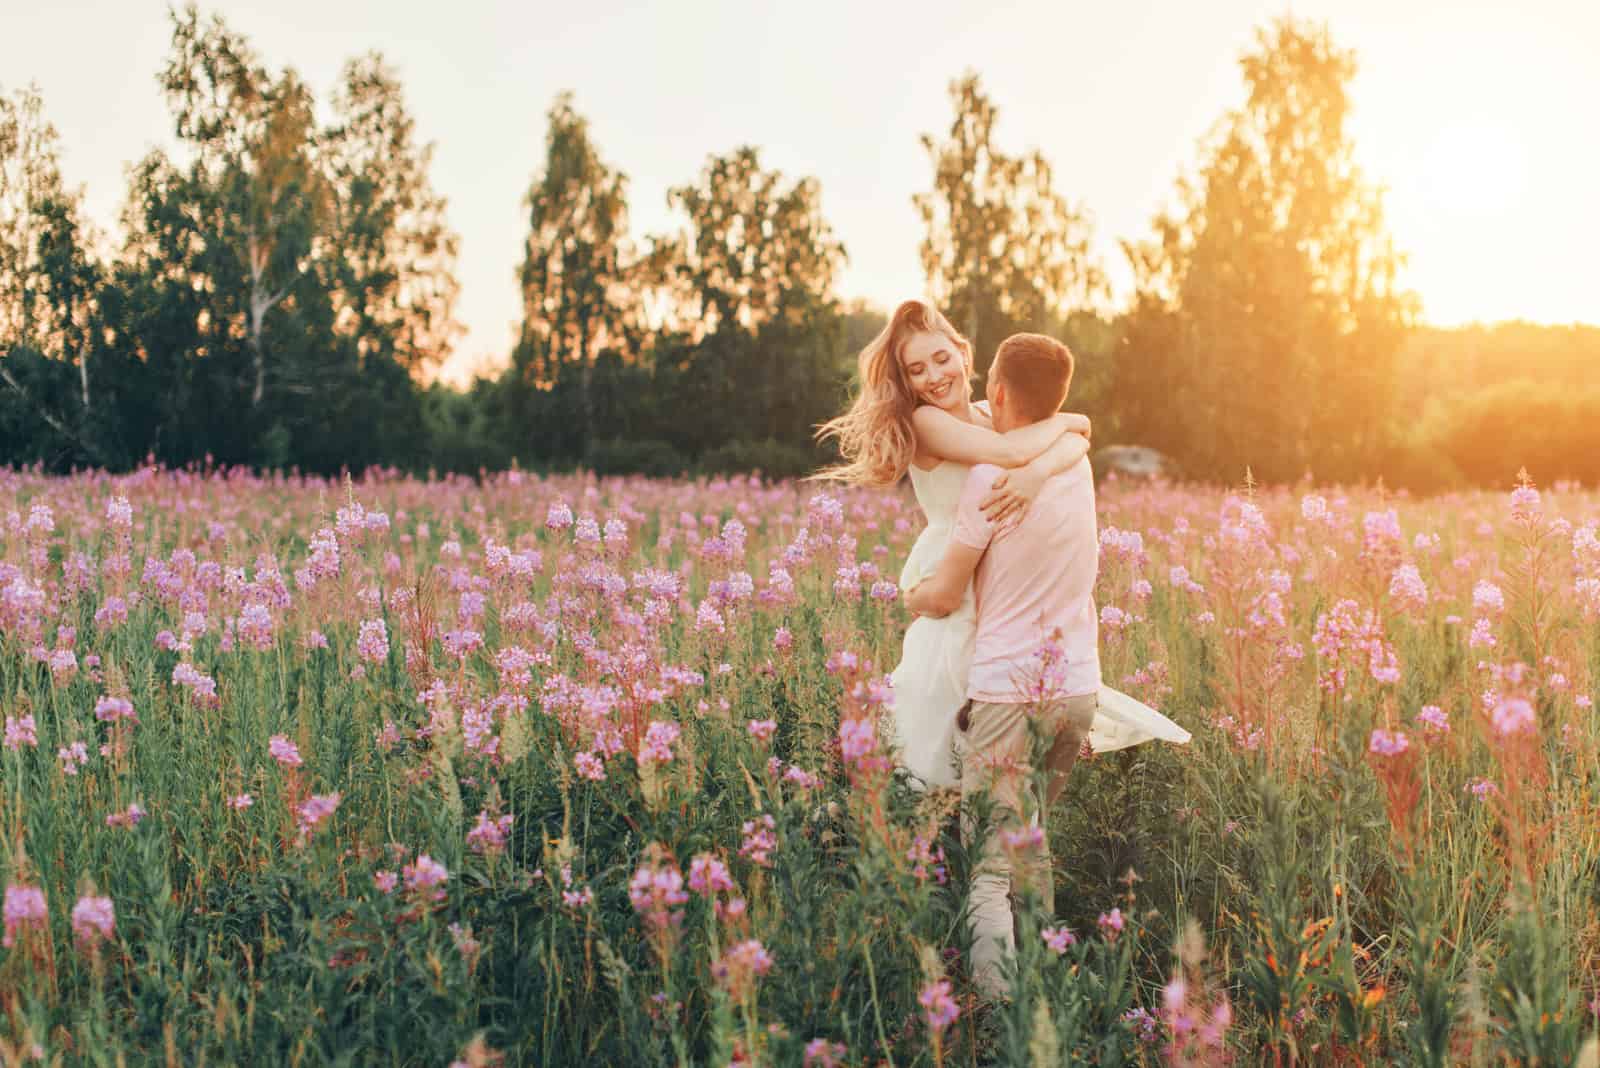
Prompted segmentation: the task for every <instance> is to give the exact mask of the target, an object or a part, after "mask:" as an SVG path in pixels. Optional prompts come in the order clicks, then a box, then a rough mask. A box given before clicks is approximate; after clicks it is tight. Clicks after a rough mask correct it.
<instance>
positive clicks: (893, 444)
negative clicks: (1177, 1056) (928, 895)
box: [822, 301, 1189, 996]
mask: <svg viewBox="0 0 1600 1068" xmlns="http://www.w3.org/2000/svg"><path fill="white" fill-rule="evenodd" d="M1072 371H1073V358H1072V353H1071V352H1070V351H1069V350H1068V349H1067V347H1066V346H1065V345H1063V344H1062V343H1061V342H1059V341H1056V340H1054V339H1053V338H1049V337H1045V336H1043V335H1041V334H1015V335H1013V336H1011V337H1009V338H1007V339H1006V340H1005V341H1004V342H1003V343H1002V344H1001V345H1000V348H999V349H998V351H997V352H996V353H995V358H994V362H993V364H992V365H991V367H990V370H989V374H988V377H987V381H986V392H987V405H985V404H983V403H973V401H972V398H971V385H970V380H971V375H972V350H971V346H970V344H969V343H968V342H967V340H966V339H965V338H963V337H962V336H961V335H960V334H958V333H957V332H956V330H955V329H954V327H952V326H951V325H950V323H949V322H948V321H947V320H946V319H945V317H944V316H943V315H941V314H940V313H939V312H938V311H937V310H936V309H934V308H932V307H930V306H929V305H927V304H925V303H923V302H921V301H906V302H905V303H903V304H901V305H900V306H899V307H898V308H896V309H895V312H894V315H893V316H892V317H891V319H890V320H889V323H888V325H887V326H885V327H884V329H883V331H882V332H881V333H880V334H879V335H878V336H877V337H876V338H875V339H874V340H873V341H872V342H871V344H869V345H868V346H867V347H866V348H865V349H863V350H862V352H861V357H860V379H861V381H860V388H861V392H860V393H859V395H858V396H857V397H856V399H855V401H854V403H853V404H852V406H851V408H850V410H849V411H848V412H846V413H845V414H844V415H842V416H840V417H839V418H837V419H835V420H833V421H832V422H830V423H828V424H827V425H826V426H825V427H824V429H823V433H824V434H825V435H828V436H835V437H837V438H838V442H839V448H840V452H841V454H842V455H843V457H844V462H843V463H842V464H841V465H840V466H838V467H835V468H832V469H830V470H828V471H825V472H822V475H823V476H824V477H833V478H838V479H843V480H846V481H850V482H857V483H865V484H879V485H888V484H893V483H895V482H898V481H899V479H900V478H901V476H903V475H905V474H907V473H909V474H910V477H911V484H912V487H913V489H914V490H915V491H916V495H917V503H918V504H920V505H921V506H922V510H923V512H924V513H925V515H926V517H927V521H928V522H927V527H926V528H925V529H924V530H923V531H922V534H921V535H920V536H919V537H918V539H917V542H916V544H915V545H914V546H913V547H912V550H911V553H910V556H909V557H908V558H907V560H906V563H905V567H904V570H903V572H902V574H901V578H900V585H901V589H902V590H903V591H904V592H905V598H906V605H907V607H908V608H910V610H911V611H912V612H913V613H914V614H915V616H916V618H915V620H914V621H913V622H912V624H911V626H910V627H909V628H908V629H907V630H906V636H905V645H904V649H903V653H902V657H901V661H900V664H899V666H898V667H897V668H896V669H895V671H894V674H893V676H892V678H893V682H894V691H893V692H894V703H893V729H894V739H895V744H896V748H897V752H898V758H899V763H900V765H901V766H902V767H903V768H904V769H905V770H906V771H907V772H908V773H909V774H910V776H911V778H912V780H913V781H914V782H916V783H918V784H920V785H923V786H926V787H959V788H960V791H961V796H962V801H963V803H964V807H967V808H968V813H969V816H970V811H971V810H970V806H966V805H965V803H967V802H970V801H971V800H973V799H974V798H976V797H978V796H979V795H980V794H986V795H987V796H988V797H989V799H990V800H991V802H992V803H993V804H994V806H995V809H994V811H995V816H996V823H995V827H994V830H993V833H991V834H990V835H989V836H988V837H987V838H986V840H985V842H984V846H983V849H982V852H981V854H980V856H979V859H978V861H977V864H978V866H977V869H976V872H975V874H974V878H973V881H972V891H971V898H970V900H969V901H968V909H967V922H968V926H969V929H970V931H971V934H972V974H973V978H974V981H975V982H976V983H977V985H978V986H979V988H980V989H982V990H984V991H985V992H986V993H989V994H992V995H997V996H998V995H1003V994H1004V992H1005V989H1006V984H1005V977H1004V970H1003V962H1004V961H1005V960H1006V959H1007V958H1008V957H1009V956H1010V955H1011V953H1012V951H1013V949H1014V946H1015V941H1014V938H1015V936H1014V933H1013V927H1012V920H1013V918H1012V911H1011V900H1010V898H1011V894H1012V892H1013V890H1015V891H1018V892H1020V891H1022V890H1024V889H1028V890H1032V891H1033V892H1035V893H1037V894H1039V895H1040V898H1041V899H1042V901H1043V903H1044V906H1045V908H1046V909H1047V910H1051V909H1052V907H1053V893H1052V887H1053V881H1054V880H1053V877H1052V874H1051V870H1050V857H1049V847H1048V838H1045V842H1044V844H1043V845H1040V846H1036V847H1035V848H1034V849H1033V850H1032V851H1031V852H1029V853H1028V855H1027V858H1028V859H1027V861H1026V863H1025V864H1024V868H1025V870H1020V871H1015V872H1014V871H1013V870H1012V856H1011V853H1010V852H1009V851H1008V850H1007V849H1006V848H1005V847H1004V845H1003V844H1002V841H1003V840H1002V836H1001V832H1002V831H1003V830H1007V829H1010V830H1013V831H1015V830H1017V829H1019V828H1020V826H1021V825H1022V824H1023V822H1024V821H1025V820H1030V817H1029V816H1028V815H1026V814H1025V813H1031V814H1032V815H1031V819H1038V820H1039V822H1040V825H1041V826H1042V824H1043V816H1044V814H1045V813H1047V812H1048V810H1049V808H1050V806H1051V804H1052V803H1053V802H1054V801H1055V800H1056V798H1057V797H1058V796H1059V794H1060V792H1061V790H1062V789H1063V787H1064V786H1065V784H1066V781H1067V775H1068V773H1069V772H1070V771H1071V769H1072V766H1073V764H1074V763H1075V762H1076V761H1077V759H1078V755H1079V753H1080V751H1081V750H1082V748H1083V746H1084V745H1085V744H1087V745H1088V747H1089V749H1090V750H1091V751H1092V752H1108V751H1111V750H1116V749H1123V748H1126V747H1128V746H1131V745H1136V744H1138V743H1140V742H1144V741H1149V740H1152V739H1161V740H1166V741H1172V742H1178V743H1182V742H1187V741H1188V740H1189V735H1188V732H1187V731H1185V730H1183V729H1182V728H1181V727H1179V726H1178V725H1177V724H1175V723H1173V722H1172V721H1171V720H1169V719H1167V718H1166V717H1165V716H1163V715H1161V714H1160V713H1159V712H1157V711H1155V710H1154V709H1152V708H1149V707H1148V706H1146V705H1144V704H1142V703H1140V702H1138V701H1136V700H1134V699H1133V698H1131V697H1129V696H1128V695H1126V694H1123V693H1120V692H1119V691H1116V690H1113V689H1110V688H1108V687H1106V686H1104V685H1102V684H1101V681H1100V653H1099V636H1098V630H1097V622H1098V617H1097V614H1096V611H1095V604H1094V583H1095V577H1096V574H1097V572H1098V567H1099V543H1098V537H1097V532H1096V522H1095V497H1094V477H1093V474H1092V472H1091V471H1090V468H1089V463H1088V461H1087V459H1086V457H1087V454H1088V451H1089V440H1088V435H1089V422H1088V420H1087V419H1085V418H1084V417H1083V416H1079V415H1072V414H1068V413H1065V412H1062V411H1060V408H1061V406H1062V403H1063V402H1064V401H1065V400H1066V396H1067V390H1068V387H1069V386H1070V385H1071V382H1072ZM1046 643H1049V649H1050V655H1049V656H1048V657H1047V658H1046V659H1047V660H1048V661H1049V662H1050V665H1049V668H1048V670H1049V672H1050V676H1051V677H1050V679H1049V680H1048V685H1047V686H1045V687H1043V688H1041V681H1042V680H1041V678H1040V671H1041V664H1042V663H1043V661H1041V656H1040V653H1041V649H1042V648H1044V647H1045V646H1046ZM1034 721H1037V723H1038V724H1039V726H1040V728H1041V729H1042V731H1043V734H1044V737H1045V744H1046V751H1045V755H1044V767H1043V768H1041V769H1040V770H1041V771H1043V772H1045V773H1046V776H1047V778H1046V780H1045V781H1046V782H1048V784H1049V785H1048V788H1047V791H1046V793H1047V796H1046V797H1044V798H1033V799H1031V800H1032V803H1031V804H1026V805H1025V803H1024V796H1025V794H1026V793H1027V792H1028V784H1029V783H1030V782H1031V781H1032V778H1033V770H1034V769H1033V768H1032V766H1031V763H1030V752H1031V745H1030V735H1029V725H1030V723H1031V722H1034ZM967 826H968V829H970V822H969V823H968V825H967Z"/></svg>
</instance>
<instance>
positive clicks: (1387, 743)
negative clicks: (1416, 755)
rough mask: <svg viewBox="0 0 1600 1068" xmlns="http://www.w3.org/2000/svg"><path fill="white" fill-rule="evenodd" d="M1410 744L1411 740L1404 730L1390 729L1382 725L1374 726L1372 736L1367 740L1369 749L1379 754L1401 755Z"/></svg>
mask: <svg viewBox="0 0 1600 1068" xmlns="http://www.w3.org/2000/svg"><path fill="white" fill-rule="evenodd" d="M1410 746H1411V742H1410V741H1409V740H1408V739H1407V738H1406V736H1405V732H1404V731H1388V730H1384V729H1383V728H1382V727H1377V728H1374V729H1373V731H1372V737H1371V738H1370V739H1369V740H1368V742H1367V750H1368V751H1369V752H1373V753H1377V754H1378V755H1379V756H1399V755H1400V754H1401V753H1404V752H1405V751H1406V750H1407V749H1408V748H1410Z"/></svg>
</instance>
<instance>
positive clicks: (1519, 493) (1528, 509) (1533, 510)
mask: <svg viewBox="0 0 1600 1068" xmlns="http://www.w3.org/2000/svg"><path fill="white" fill-rule="evenodd" d="M1538 514H1539V491H1538V490H1536V489H1534V488H1533V486H1532V485H1531V484H1529V483H1526V482H1525V483H1523V484H1522V485H1520V486H1518V487H1517V488H1516V489H1514V490H1512V491H1511V521H1512V522H1513V523H1531V522H1532V521H1533V520H1534V519H1535V518H1536V517H1537V516H1538Z"/></svg>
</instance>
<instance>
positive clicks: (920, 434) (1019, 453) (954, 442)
mask: <svg viewBox="0 0 1600 1068" xmlns="http://www.w3.org/2000/svg"><path fill="white" fill-rule="evenodd" d="M1074 420H1081V421H1082V422H1083V424H1084V425H1085V426H1086V425H1087V423H1088V421H1087V420H1085V419H1084V418H1083V416H1081V415H1080V416H1072V415H1068V414H1067V413H1065V412H1057V413H1056V414H1055V415H1052V416H1051V417H1050V418H1048V419H1041V420H1040V421H1039V422H1037V423H1032V424H1030V425H1028V426H1024V427H1018V428H1017V429H1016V430H1013V431H1011V432H1009V433H1006V434H999V433H996V432H995V431H993V430H987V429H985V428H983V427H980V426H973V425H972V424H971V423H968V422H964V421H962V420H960V419H957V418H956V417H955V416H953V415H951V414H950V413H949V412H947V411H945V410H943V409H942V408H935V407H933V406H932V405H931V404H924V405H922V406H921V407H920V408H918V409H917V410H916V411H914V412H912V413H911V425H912V427H913V428H914V429H915V430H916V432H917V449H918V451H919V452H921V453H922V454H923V455H925V456H936V457H938V458H939V459H941V460H954V461H956V462H957V463H963V464H995V465H997V466H1000V467H1021V466H1022V465H1023V464H1025V463H1027V462H1029V461H1030V460H1032V459H1034V458H1035V457H1037V456H1039V455H1040V454H1041V453H1043V452H1044V451H1045V450H1046V449H1048V448H1049V447H1050V446H1051V445H1052V444H1054V443H1055V441H1056V439H1057V438H1059V437H1061V436H1062V435H1063V434H1066V433H1068V432H1070V431H1071V430H1073V429H1074V427H1075V425H1076V424H1075V423H1074ZM1073 436H1074V437H1076V436H1077V435H1073Z"/></svg>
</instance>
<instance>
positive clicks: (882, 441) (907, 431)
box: [811, 300, 972, 486]
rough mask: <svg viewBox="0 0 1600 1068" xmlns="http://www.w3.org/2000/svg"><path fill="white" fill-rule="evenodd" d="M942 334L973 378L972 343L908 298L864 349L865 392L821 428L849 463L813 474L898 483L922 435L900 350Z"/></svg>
mask: <svg viewBox="0 0 1600 1068" xmlns="http://www.w3.org/2000/svg"><path fill="white" fill-rule="evenodd" d="M924 333H939V334H943V335H945V336H946V337H948V338H949V339H950V342H951V344H953V345H954V346H955V347H956V349H957V350H958V351H959V352H960V353H961V362H962V365H963V367H964V368H965V370H966V374H965V376H964V378H965V380H967V381H970V380H971V377H972V346H971V345H970V344H969V343H968V342H967V339H966V338H964V337H962V336H961V335H960V334H959V333H957V332H956V328H955V327H953V326H951V325H950V322H949V320H947V319H946V318H945V317H944V316H943V315H940V314H939V311H938V309H936V308H934V307H932V306H931V305H929V304H926V303H924V302H922V301H920V300H908V301H905V302H903V303H902V304H901V305H900V306H899V307H898V308H896V309H895V310H894V314H893V315H891V316H890V317H889V322H888V323H887V324H886V325H885V326H884V328H883V329H882V330H881V331H880V332H879V333H878V336H877V337H875V338H873V339H872V341H871V342H869V343H868V345H867V347H866V348H864V349H862V350H861V355H860V357H859V358H858V360H857V363H858V365H859V377H860V384H859V388H860V391H859V392H858V393H857V394H856V398H855V400H854V401H852V402H851V404H850V410H849V411H847V412H845V413H844V414H843V415H841V416H839V417H837V418H835V419H830V420H828V422H826V423H823V424H822V426H820V427H819V428H818V429H817V440H818V441H826V440H827V439H828V438H835V439H837V440H838V442H839V454H840V455H841V456H843V457H844V462H843V463H841V464H836V465H835V466H833V467H828V468H824V469H823V470H821V471H818V472H817V473H816V474H814V475H812V476H811V477H812V478H829V479H837V480H838V481H840V482H851V483H856V484H865V485H873V486H886V485H891V484H893V483H895V482H898V481H899V480H900V478H901V476H903V475H904V474H905V473H906V469H907V468H909V467H910V466H911V458H912V457H914V456H915V455H916V454H917V435H916V432H915V430H913V428H912V425H911V413H912V412H913V411H915V410H916V407H917V398H916V394H915V393H913V392H912V389H911V383H910V382H908V381H907V380H906V372H905V367H904V366H903V365H902V364H901V362H900V353H901V352H902V350H904V348H905V345H906V342H907V341H908V340H910V339H911V338H912V337H914V336H916V335H917V334H924Z"/></svg>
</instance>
